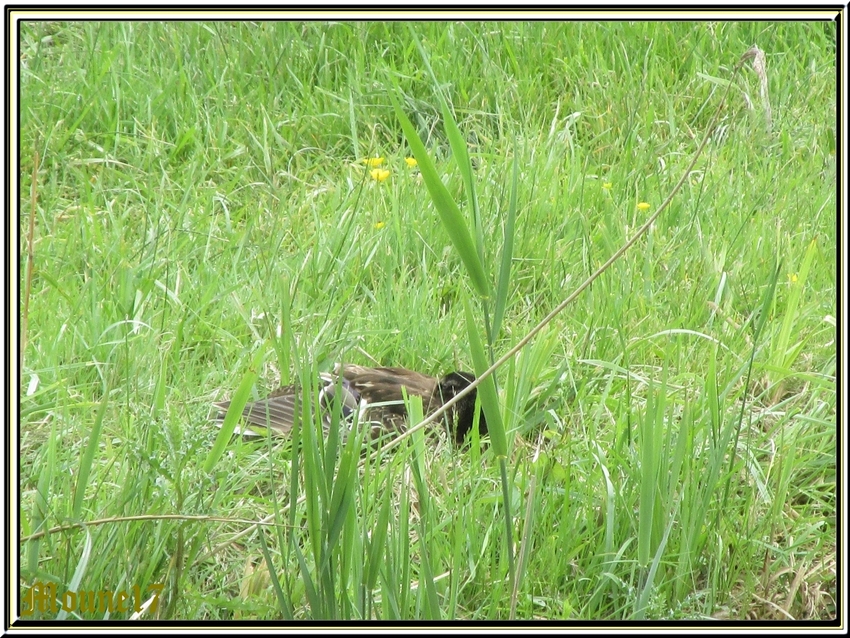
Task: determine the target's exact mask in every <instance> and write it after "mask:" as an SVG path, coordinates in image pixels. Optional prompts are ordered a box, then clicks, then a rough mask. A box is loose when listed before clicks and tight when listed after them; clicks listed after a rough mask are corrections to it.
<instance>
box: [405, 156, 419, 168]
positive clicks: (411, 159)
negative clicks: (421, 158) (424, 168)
mask: <svg viewBox="0 0 850 638" xmlns="http://www.w3.org/2000/svg"><path fill="white" fill-rule="evenodd" d="M404 161H405V162H407V165H408V166H409V167H410V168H413V167H414V166H416V165H417V164H418V163H419V162H417V161H416V158H415V157H405V158H404Z"/></svg>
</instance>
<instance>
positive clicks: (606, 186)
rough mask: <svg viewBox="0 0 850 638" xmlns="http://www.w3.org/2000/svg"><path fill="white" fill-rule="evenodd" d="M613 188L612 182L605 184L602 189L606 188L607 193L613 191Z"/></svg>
mask: <svg viewBox="0 0 850 638" xmlns="http://www.w3.org/2000/svg"><path fill="white" fill-rule="evenodd" d="M612 186H613V184H612V183H611V182H605V183H604V184H602V188H604V189H605V190H606V191H609V190H611V187H612Z"/></svg>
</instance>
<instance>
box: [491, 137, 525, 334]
mask: <svg viewBox="0 0 850 638" xmlns="http://www.w3.org/2000/svg"><path fill="white" fill-rule="evenodd" d="M518 183H519V159H518V157H517V156H516V154H515V155H514V170H513V180H512V182H511V200H510V203H509V205H508V214H507V217H505V234H504V241H503V243H502V263H501V265H500V266H499V279H498V281H497V282H496V303H495V306H494V308H493V339H494V340H495V339H498V338H499V330H500V329H501V327H502V319H503V318H504V316H505V307H506V306H507V300H508V289H509V288H510V281H511V263H512V261H513V256H514V235H515V232H516V229H515V226H516V196H517V185H518Z"/></svg>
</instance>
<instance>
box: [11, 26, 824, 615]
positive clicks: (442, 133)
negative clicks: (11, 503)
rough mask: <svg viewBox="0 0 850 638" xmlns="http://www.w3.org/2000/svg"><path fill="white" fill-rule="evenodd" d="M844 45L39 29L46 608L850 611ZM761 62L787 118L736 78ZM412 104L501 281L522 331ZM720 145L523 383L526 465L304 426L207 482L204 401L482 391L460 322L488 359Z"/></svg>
mask: <svg viewBox="0 0 850 638" xmlns="http://www.w3.org/2000/svg"><path fill="white" fill-rule="evenodd" d="M417 42H419V43H421V46H422V50H421V51H420V49H419V48H418V47H417ZM835 42H836V40H835V25H834V24H833V23H828V22H824V23H813V22H810V23H802V22H797V23H794V22H784V23H783V22H777V23H772V22H761V23H723V22H705V23H696V22H694V23H685V22H669V23H652V22H636V23H626V22H609V23H591V22H585V23H579V22H574V23H551V22H548V23H547V22H534V23H513V22H501V23H495V22H491V23H477V22H467V23H462V22H451V23H447V22H419V23H404V22H396V23H394V22H384V21H373V22H356V23H355V22H352V23H348V22H311V23H284V22H281V23H270V22H241V23H228V22H218V23H213V22H185V23H176V22H175V23H154V22H150V23H139V22H135V23H134V22H111V23H84V22H76V23H62V22H44V23H25V24H22V25H21V31H20V160H21V171H20V185H21V190H20V193H21V197H20V202H19V204H20V218H19V232H20V235H21V244H20V276H19V285H20V291H21V293H20V299H21V303H20V309H21V321H22V329H24V330H25V334H24V335H23V339H25V341H23V344H25V345H24V350H23V352H22V353H21V356H20V361H21V381H20V435H19V450H20V508H19V516H20V533H21V544H20V554H19V556H20V561H21V580H20V585H21V593H22V595H23V594H26V592H28V591H29V588H30V587H31V586H32V585H33V584H36V583H41V584H48V583H52V584H54V585H55V587H56V592H57V593H58V595H60V596H61V595H62V592H68V591H70V592H82V591H101V590H109V591H112V592H116V591H121V590H123V591H131V590H132V588H133V587H134V586H136V587H138V588H139V591H140V592H142V594H143V597H144V598H145V599H146V598H148V597H149V595H150V593H151V592H152V591H153V590H152V589H151V586H152V585H161V586H162V591H161V596H160V598H159V599H158V601H157V602H158V605H157V606H156V608H155V609H154V608H153V607H151V608H149V609H147V610H146V611H145V612H143V613H142V614H141V617H142V618H144V619H149V618H160V619H197V620H204V619H210V620H221V619H224V620H228V619H233V620H237V619H242V620H256V619H260V620H272V619H289V618H294V619H321V620H326V619H355V620H361V619H368V620H375V619H379V620H396V619H462V620H488V619H508V618H517V619H525V620H530V619H548V620H580V621H592V620H619V621H624V620H633V619H651V620H671V619H672V620H678V619H702V618H715V619H776V620H787V619H792V618H793V619H815V620H828V619H831V618H834V617H835V616H836V614H837V603H836V600H835V596H836V543H837V537H836V505H837V503H836V419H837V415H836V389H835V375H836V342H835V337H836V319H835V316H836V311H837V309H836V259H837V254H836V245H837V244H836V206H837V205H836V167H835V166H836V164H835V148H836V141H835V135H836V103H835V99H836V65H835V54H836V50H835V46H836V44H835ZM752 45H757V46H758V47H759V48H760V49H762V50H763V51H764V52H765V53H766V59H767V65H766V69H765V71H766V81H767V85H766V86H767V94H766V96H763V95H762V93H761V89H760V86H761V80H760V78H759V75H758V74H757V73H756V72H755V71H754V69H753V66H752V64H750V63H747V64H745V65H744V66H743V67H742V68H741V70H740V72H739V73H738V74H737V75H734V76H733V73H732V69H733V68H734V67H735V65H736V64H737V62H738V60H739V59H740V58H741V56H742V55H743V54H744V53H745V52H746V51H747V50H748V49H749V48H750V47H751V46H752ZM423 54H424V57H423ZM426 59H427V63H428V64H426ZM428 65H430V69H432V70H433V76H432V75H431V73H430V72H429V66H428ZM730 81H731V83H732V87H731V89H730V90H729V92H728V95H727V96H726V98H725V101H722V100H723V94H724V93H725V91H726V89H727V87H728V86H729V83H730ZM435 82H436V83H435ZM441 94H442V95H444V96H445V98H446V100H447V102H448V103H449V105H450V111H451V113H452V116H453V119H454V121H456V123H457V126H458V128H459V130H460V133H461V134H462V136H463V139H465V141H466V146H467V149H468V152H469V156H470V165H471V167H472V170H471V176H472V179H473V180H474V185H475V193H476V198H477V199H476V201H477V207H478V209H479V210H480V214H479V215H477V216H476V215H475V205H474V203H473V202H472V201H471V199H470V198H469V185H468V183H466V182H465V180H464V179H463V173H462V171H461V170H459V166H458V163H457V161H456V159H457V158H458V157H459V156H458V154H457V153H452V150H451V141H452V135H451V133H450V132H447V129H446V128H445V126H444V118H443V116H442V113H441V108H440V95H441ZM393 98H394V99H396V100H397V101H398V104H399V105H400V107H401V109H402V111H403V112H404V113H405V114H406V116H407V117H408V118H409V119H410V121H411V123H412V124H413V127H414V128H415V129H416V131H417V132H418V135H419V136H420V137H421V139H422V141H423V142H424V144H425V147H426V148H427V150H428V154H429V156H430V157H431V158H432V160H433V162H434V165H435V167H436V171H437V174H438V175H439V176H441V178H442V181H443V183H444V184H445V186H446V187H447V189H448V193H449V194H450V195H451V198H452V199H453V200H454V201H455V202H457V205H458V207H459V209H460V211H461V213H462V215H463V219H464V224H465V228H468V229H469V234H470V235H471V236H472V237H473V242H474V244H475V258H476V259H478V260H479V261H480V263H481V264H483V266H482V269H483V272H484V275H485V277H486V282H487V285H488V286H489V288H488V290H490V291H491V292H495V291H496V290H504V291H506V292H507V296H506V300H505V304H504V311H503V317H504V318H503V320H502V321H501V326H500V329H499V330H498V333H497V334H488V332H487V329H486V325H490V328H491V329H492V327H493V326H492V325H491V321H492V319H493V317H494V315H498V312H494V298H493V297H492V296H490V297H488V298H487V299H484V298H483V297H482V295H481V290H479V289H478V288H477V287H476V286H475V285H474V280H473V279H471V277H470V271H469V269H468V263H467V261H465V260H464V259H463V258H462V256H461V255H460V254H459V251H458V250H457V249H456V247H455V244H454V243H453V241H452V238H451V236H450V234H449V232H448V231H447V227H446V226H445V225H444V223H443V221H442V218H441V216H440V215H439V214H438V212H437V210H436V208H435V204H434V202H433V201H432V199H431V196H430V195H429V190H428V189H427V188H426V184H425V180H424V179H423V177H424V176H425V167H423V166H422V163H421V162H420V166H419V167H411V166H409V165H408V163H407V162H406V158H409V157H410V156H411V147H410V146H409V144H408V142H407V140H406V138H405V135H404V133H403V132H402V127H401V125H400V121H399V118H398V117H397V116H396V112H395V110H394V108H393V102H392V99H393ZM765 98H766V99H767V101H766V99H765ZM768 103H769V110H768ZM718 109H720V112H719V115H718V119H717V120H716V123H715V124H714V125H712V120H713V118H714V116H715V113H716V112H717V110H718ZM707 133H708V134H710V139H709V142H708V144H707V145H706V147H705V150H704V152H703V153H702V155H701V156H700V157H699V159H698V160H697V164H696V166H695V167H694V169H693V170H692V171H691V172H690V174H689V175H688V176H687V180H686V182H685V184H684V187H683V188H682V190H681V191H680V192H679V193H678V194H677V195H676V197H675V198H674V199H673V201H672V203H671V204H670V206H669V208H667V209H666V210H664V211H663V212H662V214H661V216H660V217H659V218H658V220H657V221H656V222H655V223H654V224H653V226H652V227H651V228H650V230H649V231H648V232H647V234H646V235H645V236H643V237H642V238H641V239H640V240H639V241H638V242H637V243H636V244H635V246H634V247H633V248H632V249H631V250H630V251H629V252H627V253H626V254H625V255H624V256H623V257H622V258H621V259H619V260H618V261H616V262H615V263H614V264H613V265H612V266H611V267H610V268H609V269H608V270H607V271H605V272H604V273H603V274H602V275H601V276H600V277H599V278H598V279H597V280H596V281H595V282H594V283H593V284H592V285H591V286H590V287H589V288H588V289H586V290H585V291H584V292H583V293H582V294H581V295H580V296H579V297H578V298H577V299H576V301H575V302H574V303H572V304H571V305H569V306H568V307H567V309H566V310H565V311H564V312H562V313H560V314H559V315H557V316H556V317H555V318H554V320H553V321H552V322H551V323H549V324H548V326H547V327H546V328H544V329H543V330H542V331H541V332H540V333H539V334H538V335H537V336H535V337H534V338H533V339H532V340H531V342H530V343H529V344H528V345H527V346H526V347H525V348H524V349H523V350H522V351H521V352H520V353H519V354H518V355H517V356H516V357H513V358H512V359H510V360H509V362H508V363H507V364H506V365H504V366H503V367H501V368H500V369H499V370H498V371H497V372H496V374H495V378H496V384H497V386H498V389H499V395H498V397H499V406H500V414H501V415H502V420H503V422H504V426H505V428H506V429H507V437H506V442H507V452H506V454H505V455H504V456H502V457H501V458H499V455H498V454H497V453H496V450H495V449H494V445H495V443H496V442H495V441H493V443H492V444H490V443H488V441H487V440H486V439H485V440H483V441H481V442H480V446H478V445H475V443H477V442H473V445H472V447H471V448H470V449H467V450H461V449H457V448H455V447H454V446H453V445H451V444H450V443H449V442H448V441H446V440H442V439H440V440H439V441H438V442H437V443H436V445H434V444H432V443H433V439H432V438H429V437H424V438H423V437H422V436H421V433H420V434H417V435H415V436H413V437H410V438H408V439H406V440H404V441H402V442H401V444H399V445H398V447H397V448H396V449H395V450H393V451H390V452H384V453H382V454H379V455H372V456H369V455H363V454H361V453H360V452H359V451H358V449H357V446H358V445H359V444H360V442H359V440H358V439H357V438H356V437H350V438H349V439H348V440H349V442H353V443H350V444H348V445H347V446H346V447H345V448H341V444H340V445H337V443H336V441H335V438H334V437H332V438H331V439H330V440H328V441H327V442H325V441H323V440H322V439H321V437H317V436H316V432H315V431H314V430H315V425H314V424H313V423H311V422H305V423H304V425H303V427H302V431H301V432H300V433H299V435H298V438H299V439H300V441H301V444H299V441H298V440H296V441H295V442H292V441H281V440H278V439H268V440H266V439H263V440H261V441H259V442H251V441H247V440H242V439H239V438H234V439H233V440H229V441H228V442H227V443H228V444H227V447H226V448H225V450H224V453H223V454H221V455H220V456H218V455H216V454H211V450H213V449H214V442H215V441H216V437H217V435H218V433H219V430H218V429H217V428H216V427H215V425H214V424H213V423H212V422H211V421H210V420H209V417H210V415H211V413H212V411H211V408H210V402H211V401H217V400H225V399H228V398H230V397H232V396H233V394H234V393H235V392H236V390H237V388H238V387H239V386H240V384H243V383H244V385H245V387H246V388H249V386H250V388H249V391H250V396H252V397H260V396H262V395H263V394H264V393H265V392H267V391H268V390H271V389H273V388H275V387H277V386H278V384H280V383H288V382H293V381H296V380H301V381H302V382H305V383H306V382H309V379H311V378H313V377H314V375H315V374H316V373H317V372H318V371H321V370H327V369H329V368H330V367H331V365H332V364H333V362H334V361H340V360H344V361H346V362H352V363H360V364H364V365H399V366H405V367H409V368H413V369H416V370H420V371H422V372H425V373H429V374H434V375H440V374H444V373H446V372H448V371H451V370H456V369H462V370H472V369H473V368H474V362H473V359H472V353H471V350H470V336H469V329H470V325H471V326H473V329H474V330H475V331H476V334H478V335H479V336H480V338H481V340H482V341H483V343H484V348H485V351H486V352H487V354H486V357H487V359H488V360H491V361H492V360H493V359H496V358H498V357H499V356H501V355H502V354H504V353H505V352H507V351H508V350H509V349H510V348H511V347H512V346H513V345H514V344H516V343H517V342H518V341H519V340H520V339H521V338H522V337H523V336H524V335H525V334H526V333H527V332H528V331H529V330H530V329H531V328H532V327H533V326H534V325H535V324H537V323H538V322H539V321H540V320H541V319H542V318H543V317H544V316H545V315H546V314H547V313H548V312H549V311H550V310H552V309H553V308H554V307H556V306H557V305H558V304H559V303H560V302H561V301H562V300H563V299H564V298H565V297H567V295H569V294H570V293H571V292H572V291H573V290H574V289H575V288H576V287H577V286H578V285H579V284H580V283H581V282H582V281H583V280H584V279H585V278H586V277H587V276H588V275H590V274H591V272H593V271H594V270H595V269H596V268H598V267H599V266H600V265H601V264H602V263H603V262H605V260H606V259H608V257H609V256H611V255H612V254H613V253H614V252H615V251H616V250H617V249H618V248H619V247H620V246H621V245H622V244H623V243H624V242H625V241H626V240H627V239H628V238H630V237H631V236H632V235H633V234H634V232H635V230H636V229H637V228H638V227H640V225H641V224H642V223H643V222H644V221H645V220H646V219H647V218H648V217H649V215H651V214H652V213H653V211H654V210H656V209H657V208H658V206H659V205H660V204H661V203H662V201H663V200H664V199H665V197H667V195H668V194H669V193H670V192H671V190H672V188H673V186H674V185H675V184H676V182H677V181H678V180H679V179H680V177H681V176H682V175H683V174H684V171H685V170H686V169H687V167H688V164H689V162H690V161H691V160H692V158H693V157H694V154H695V152H696V151H697V148H698V147H699V144H700V141H701V140H702V139H703V136H704V135H706V134H707ZM378 157H380V158H383V162H382V163H380V165H379V166H370V165H368V164H366V163H364V160H368V159H369V158H378ZM375 164H376V165H377V164H378V162H375ZM373 170H375V171H377V172H374V173H373V172H372V171H373ZM381 171H385V172H381ZM34 177H35V178H36V179H35V184H33V178H34ZM512 194H513V195H514V196H515V202H516V203H515V206H512V204H511V199H512ZM33 202H35V204H34V208H33ZM32 211H34V216H31V212H32ZM512 212H513V213H514V214H515V228H514V231H513V232H512V233H511V232H509V228H510V225H509V224H508V222H509V220H510V217H511V213H512ZM476 217H477V219H478V220H479V223H478V224H477V225H476V224H475V223H474V221H473V220H474V219H476ZM31 221H32V223H33V232H32V238H31V242H30V241H29V235H30V223H31ZM506 228H507V229H508V231H507V232H506ZM506 236H510V238H511V239H512V251H511V252H509V253H508V257H509V258H510V261H509V262H508V263H510V266H511V269H510V275H509V277H507V276H503V273H504V272H505V270H504V269H503V268H502V267H501V263H502V262H501V260H502V256H503V254H504V246H505V244H506ZM29 259H31V268H30V266H29V265H28V263H29V262H28V260H29ZM30 274H31V277H30ZM465 305H467V306H469V307H470V308H471V310H472V316H473V317H474V321H473V322H472V324H469V323H468V322H467V318H466V312H465ZM485 317H486V320H485ZM254 375H256V382H255V383H252V380H253V379H254ZM488 421H489V419H488ZM208 463H209V467H205V465H206V464H208ZM210 468H211V469H210ZM208 470H209V471H208ZM257 521H264V524H263V525H262V526H260V527H259V531H258V529H257V528H256V527H254V526H253V525H252V523H255V522H257ZM508 528H509V529H510V530H511V534H510V539H511V540H510V542H509V541H508V534H507V531H506V530H507V529H508ZM45 531H46V532H47V533H45ZM131 613H132V610H130V611H128V612H123V613H122V612H120V611H117V610H113V611H112V612H109V611H104V610H103V609H95V610H88V611H80V609H79V608H77V609H73V610H70V611H67V610H58V611H57V610H56V609H50V608H49V607H47V608H44V609H41V610H38V609H37V610H35V613H34V615H33V616H32V618H37V619H38V618H40V619H51V618H56V617H60V618H66V617H67V618H69V619H72V618H77V617H82V618H85V619H100V618H105V617H108V618H120V619H123V618H128V617H129V616H130V615H131Z"/></svg>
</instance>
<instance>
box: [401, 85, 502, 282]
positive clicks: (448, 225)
mask: <svg viewBox="0 0 850 638" xmlns="http://www.w3.org/2000/svg"><path fill="white" fill-rule="evenodd" d="M394 89H395V91H398V88H397V87H394ZM388 95H389V96H390V101H391V102H392V104H393V109H395V113H396V117H398V120H399V122H400V123H401V128H402V130H403V131H404V136H405V138H406V139H407V143H408V144H409V145H410V150H411V152H412V153H413V156H414V157H415V158H416V161H417V162H418V164H419V170H420V172H421V173H422V179H423V181H424V182H425V186H426V187H427V188H428V192H429V193H430V195H431V199H432V200H433V201H434V207H435V208H436V209H437V213H438V214H439V215H440V219H441V221H442V222H443V226H444V227H445V229H446V232H447V233H448V234H449V238H450V239H451V240H452V243H453V244H454V246H455V249H456V250H457V252H458V254H459V255H460V258H461V260H462V261H463V264H464V266H465V267H466V271H467V272H468V273H469V278H470V279H471V280H472V285H473V287H474V288H475V290H476V291H477V292H478V294H479V295H480V296H481V297H484V298H485V299H486V298H487V297H489V296H490V284H489V283H488V281H487V275H486V273H485V271H484V265H483V263H482V262H481V259H480V257H479V255H478V251H477V250H476V249H475V245H474V244H473V243H472V236H471V235H470V234H469V228H467V226H466V222H465V221H464V219H463V214H462V213H461V212H460V209H459V208H458V206H457V204H456V203H455V201H454V199H453V198H452V196H451V194H450V193H449V190H448V189H447V188H446V186H445V184H443V181H442V180H441V179H440V176H439V174H438V173H437V169H436V168H435V166H434V163H433V162H432V161H431V158H430V157H429V156H428V152H427V151H426V150H425V145H424V144H423V143H422V140H420V139H419V135H418V134H417V133H416V129H414V128H413V125H412V124H411V123H410V120H409V119H408V118H407V116H406V115H405V114H404V111H402V109H401V106H400V105H399V103H398V98H397V96H396V95H395V92H394V91H393V90H390V91H389V92H388Z"/></svg>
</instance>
